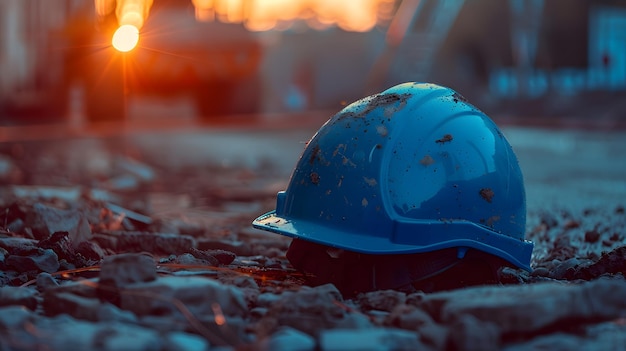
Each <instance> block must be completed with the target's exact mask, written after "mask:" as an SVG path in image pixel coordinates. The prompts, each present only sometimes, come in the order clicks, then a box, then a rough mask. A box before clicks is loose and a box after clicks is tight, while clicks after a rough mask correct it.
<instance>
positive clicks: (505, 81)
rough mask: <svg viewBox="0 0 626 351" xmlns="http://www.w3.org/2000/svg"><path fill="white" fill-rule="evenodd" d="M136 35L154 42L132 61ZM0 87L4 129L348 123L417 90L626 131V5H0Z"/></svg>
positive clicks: (150, 0)
mask: <svg viewBox="0 0 626 351" xmlns="http://www.w3.org/2000/svg"><path fill="white" fill-rule="evenodd" d="M124 24H126V25H132V26H133V27H136V28H137V29H138V31H139V33H140V34H139V35H140V39H139V42H138V44H137V47H136V48H133V49H131V50H129V51H128V52H119V51H116V50H115V49H114V48H113V47H112V45H111V43H112V42H111V40H112V38H113V35H114V33H115V31H116V30H117V29H118V28H119V27H120V26H122V25H124ZM0 77H2V79H0V124H14V123H23V122H37V123H39V122H46V121H59V120H61V121H62V120H66V119H68V118H71V117H72V116H74V117H76V116H79V118H82V119H86V120H102V119H122V118H125V117H126V116H127V115H129V116H131V117H132V115H133V114H136V113H137V112H136V111H137V109H135V108H133V106H137V104H142V103H143V104H149V102H148V103H147V102H146V101H159V103H162V104H165V105H167V104H170V103H171V104H178V103H180V102H181V101H182V103H183V104H186V105H188V106H190V107H189V108H188V109H187V110H185V111H190V112H189V113H192V114H196V115H198V116H200V117H204V118H221V117H222V116H227V115H234V114H239V115H241V114H258V113H293V112H301V111H316V110H335V111H336V110H339V109H340V108H342V107H343V105H345V104H346V103H347V102H351V101H354V100H356V99H358V98H360V97H363V96H365V95H367V94H370V93H372V92H377V91H381V90H383V89H385V88H387V87H389V86H392V85H395V84H397V83H400V82H404V81H429V82H435V83H439V84H443V85H448V86H450V87H452V88H454V89H456V90H457V91H459V92H460V93H462V94H463V95H465V96H466V97H467V98H468V99H469V100H470V101H472V102H473V103H475V104H476V105H477V106H478V107H480V108H481V109H483V110H485V111H486V112H487V113H490V114H501V115H507V114H509V115H517V116H523V115H540V116H569V115H579V116H582V117H585V116H587V117H586V118H597V117H598V114H602V115H603V116H608V117H606V118H626V117H622V116H624V114H625V111H626V0H508V1H502V0H466V1H463V0H351V1H344V2H337V1H332V0H300V1H297V0H94V1H86V0H46V1H40V0H0ZM149 99H152V100H149Z"/></svg>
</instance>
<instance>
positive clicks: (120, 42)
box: [111, 24, 139, 52]
mask: <svg viewBox="0 0 626 351" xmlns="http://www.w3.org/2000/svg"><path fill="white" fill-rule="evenodd" d="M138 42H139V29H137V27H135V26H133V25H130V24H125V25H123V26H120V27H119V28H118V29H117V30H116V31H115V34H113V40H112V41H111V43H112V44H113V47H114V48H115V49H117V51H120V52H128V51H130V50H132V49H134V48H135V46H137V43H138Z"/></svg>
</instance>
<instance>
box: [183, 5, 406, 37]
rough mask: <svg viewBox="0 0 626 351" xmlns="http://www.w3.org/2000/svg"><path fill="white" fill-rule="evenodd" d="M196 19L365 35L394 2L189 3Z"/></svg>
mask: <svg viewBox="0 0 626 351" xmlns="http://www.w3.org/2000/svg"><path fill="white" fill-rule="evenodd" d="M192 2H193V4H194V6H195V8H196V19H198V20H199V21H211V20H213V19H215V18H217V19H218V20H220V21H222V22H229V23H244V24H245V25H246V27H247V28H248V29H249V30H252V31H265V30H271V29H281V28H289V25H290V24H291V23H293V22H295V21H299V20H302V21H306V22H307V23H308V24H309V26H310V27H311V28H314V29H324V28H328V27H329V26H332V25H337V26H339V27H340V28H342V29H344V30H347V31H356V32H365V31H368V30H371V29H372V28H374V26H376V24H378V23H379V22H380V21H388V20H389V19H390V18H391V13H392V12H393V10H394V7H395V6H394V4H395V3H396V2H397V1H396V0H350V1H336V0H255V1H246V0H220V1H217V0H192Z"/></svg>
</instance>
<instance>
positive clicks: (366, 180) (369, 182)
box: [363, 177, 378, 186]
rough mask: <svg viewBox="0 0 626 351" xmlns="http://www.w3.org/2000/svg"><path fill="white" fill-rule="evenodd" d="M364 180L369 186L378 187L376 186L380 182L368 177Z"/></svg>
mask: <svg viewBox="0 0 626 351" xmlns="http://www.w3.org/2000/svg"><path fill="white" fill-rule="evenodd" d="M363 180H364V181H365V183H367V185H369V186H376V184H378V182H377V181H376V179H374V178H367V177H363Z"/></svg>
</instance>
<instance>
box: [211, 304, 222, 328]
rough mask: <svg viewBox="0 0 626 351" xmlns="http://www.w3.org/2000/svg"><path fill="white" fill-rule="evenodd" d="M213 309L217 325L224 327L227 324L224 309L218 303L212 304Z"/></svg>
mask: <svg viewBox="0 0 626 351" xmlns="http://www.w3.org/2000/svg"><path fill="white" fill-rule="evenodd" d="M211 309H212V310H213V315H214V316H215V324H217V325H220V326H221V325H224V324H226V317H224V312H222V307H220V305H219V304H218V303H216V302H214V303H212V304H211Z"/></svg>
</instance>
